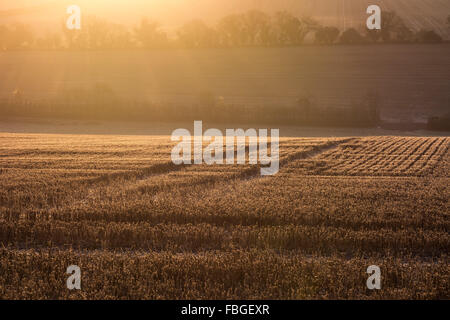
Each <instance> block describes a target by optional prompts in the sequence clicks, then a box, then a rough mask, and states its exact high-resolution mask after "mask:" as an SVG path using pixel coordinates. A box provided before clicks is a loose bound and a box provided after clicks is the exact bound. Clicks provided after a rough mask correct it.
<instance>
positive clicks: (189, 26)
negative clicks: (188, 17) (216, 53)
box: [177, 20, 217, 48]
mask: <svg viewBox="0 0 450 320" xmlns="http://www.w3.org/2000/svg"><path fill="white" fill-rule="evenodd" d="M177 35H178V40H179V41H180V43H181V44H182V45H184V46H186V47H189V48H204V47H215V46H216V44H217V41H216V34H215V30H214V29H212V28H210V27H208V26H207V25H206V24H205V23H204V22H203V21H201V20H193V21H191V22H188V23H186V24H184V25H183V26H182V27H181V28H179V29H178V32H177Z"/></svg>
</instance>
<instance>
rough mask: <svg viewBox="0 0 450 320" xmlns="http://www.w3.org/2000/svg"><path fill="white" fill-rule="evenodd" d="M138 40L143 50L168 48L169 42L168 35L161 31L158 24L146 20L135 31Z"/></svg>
mask: <svg viewBox="0 0 450 320" xmlns="http://www.w3.org/2000/svg"><path fill="white" fill-rule="evenodd" d="M134 33H135V36H136V39H137V40H138V42H139V43H140V45H141V46H142V47H143V48H158V47H164V46H167V44H168V42H169V40H168V37H167V34H166V33H165V32H163V31H161V30H160V26H159V24H158V23H156V22H152V21H149V20H148V19H146V18H144V19H142V20H141V23H140V25H139V26H138V27H137V28H135V29H134Z"/></svg>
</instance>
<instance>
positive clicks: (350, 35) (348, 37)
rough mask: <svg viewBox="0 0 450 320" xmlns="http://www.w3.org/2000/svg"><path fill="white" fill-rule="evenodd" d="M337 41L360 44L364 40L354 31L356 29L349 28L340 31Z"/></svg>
mask: <svg viewBox="0 0 450 320" xmlns="http://www.w3.org/2000/svg"><path fill="white" fill-rule="evenodd" d="M339 42H340V43H342V44H362V43H364V42H365V41H364V37H363V36H361V34H359V32H358V31H356V29H354V28H350V29H347V30H345V31H344V32H343V33H342V35H341V38H340V39H339Z"/></svg>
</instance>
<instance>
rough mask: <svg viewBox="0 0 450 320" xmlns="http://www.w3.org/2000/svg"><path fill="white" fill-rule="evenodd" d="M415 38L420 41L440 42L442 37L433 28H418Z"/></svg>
mask: <svg viewBox="0 0 450 320" xmlns="http://www.w3.org/2000/svg"><path fill="white" fill-rule="evenodd" d="M416 40H417V41H418V42H422V43H440V42H442V41H443V40H442V37H441V36H440V35H439V34H437V33H436V32H434V31H433V30H420V31H419V32H417V34H416Z"/></svg>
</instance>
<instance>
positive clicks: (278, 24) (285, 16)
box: [274, 11, 317, 45]
mask: <svg viewBox="0 0 450 320" xmlns="http://www.w3.org/2000/svg"><path fill="white" fill-rule="evenodd" d="M274 26H275V30H276V31H275V32H276V39H277V44H280V45H299V44H302V43H303V41H304V40H305V37H306V35H307V34H308V33H309V32H310V31H311V30H312V29H313V28H316V27H317V23H316V22H315V21H314V20H312V19H308V18H303V19H300V18H297V17H295V16H293V15H292V14H291V13H289V12H287V11H281V12H277V13H276V14H275V17H274Z"/></svg>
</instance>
